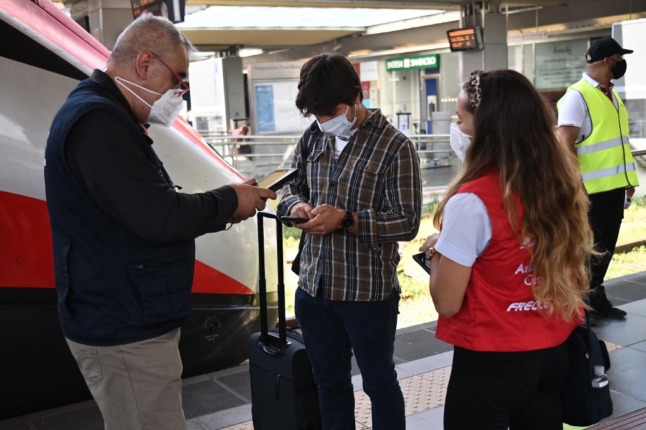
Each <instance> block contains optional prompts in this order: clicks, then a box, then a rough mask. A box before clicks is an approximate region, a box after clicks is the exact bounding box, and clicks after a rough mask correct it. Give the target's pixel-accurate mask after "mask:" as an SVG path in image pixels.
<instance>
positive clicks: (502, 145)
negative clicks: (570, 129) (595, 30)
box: [434, 70, 593, 320]
mask: <svg viewBox="0 0 646 430" xmlns="http://www.w3.org/2000/svg"><path fill="white" fill-rule="evenodd" d="M474 73H475V72H474ZM477 74H478V76H475V77H476V78H477V79H476V81H478V82H479V85H480V90H479V91H478V92H477V97H475V98H474V96H473V94H474V88H473V82H474V79H472V80H471V81H470V82H467V84H465V86H464V87H463V91H466V92H467V93H468V94H469V100H470V110H472V111H473V113H474V129H475V133H474V134H475V136H473V138H472V143H471V145H470V146H469V148H468V150H467V154H466V158H465V163H464V166H463V169H462V171H461V173H460V174H459V175H458V177H457V178H456V179H455V180H454V181H453V182H452V183H451V184H450V186H449V189H448V191H447V196H446V198H445V199H444V200H443V201H442V202H441V203H440V205H439V206H438V209H437V211H436V214H435V218H434V223H435V225H436V227H438V228H439V226H440V225H441V221H442V214H443V211H444V207H445V206H446V202H447V200H448V199H449V198H450V197H451V196H453V195H454V194H455V193H456V192H457V190H458V189H459V188H460V186H461V185H462V184H464V183H467V182H470V181H473V180H474V179H477V178H479V177H480V176H482V175H484V174H485V173H487V172H489V171H491V170H492V169H495V170H496V171H498V172H499V175H500V187H501V191H502V195H503V204H504V207H505V210H506V211H507V214H508V217H509V220H510V223H511V225H512V228H514V230H516V231H517V233H518V235H519V240H522V238H533V239H534V242H535V245H534V247H533V248H530V252H531V254H532V264H533V266H534V270H535V274H536V276H535V279H540V281H538V282H535V284H534V285H533V293H534V297H535V298H536V300H537V301H539V302H542V303H546V304H549V306H548V307H547V309H548V313H552V312H554V311H558V312H559V313H560V314H561V315H562V316H563V317H564V318H565V319H567V320H570V319H571V318H572V317H573V316H574V315H575V314H576V313H577V312H578V311H579V310H580V309H581V307H583V306H584V302H583V293H584V292H585V291H586V290H587V288H588V277H589V274H588V271H587V269H586V260H587V259H588V257H589V256H590V255H591V254H592V253H593V239H592V232H591V230H590V227H589V224H588V218H587V211H588V205H589V203H588V197H587V195H586V193H585V190H584V188H583V184H582V181H581V176H580V171H579V164H578V161H577V159H576V156H575V155H574V154H572V152H571V151H570V150H569V149H568V148H566V147H565V145H564V144H562V143H561V142H560V141H559V139H558V138H557V135H556V132H555V120H554V114H553V112H552V111H551V109H550V108H549V107H548V105H547V104H546V102H545V100H544V99H543V98H542V97H541V95H540V94H539V93H538V92H537V91H536V89H535V88H534V86H533V85H532V84H531V83H530V82H529V81H528V80H527V78H525V77H524V76H523V75H521V74H520V73H518V72H515V71H513V70H496V71H491V72H486V73H483V72H477ZM473 77H474V76H473V75H472V78H473ZM474 100H475V101H476V102H475V103H474ZM514 196H517V197H518V198H519V199H520V201H521V202H522V205H523V217H522V222H521V225H520V231H518V228H517V226H518V223H517V221H516V220H517V208H516V205H515V203H514Z"/></svg>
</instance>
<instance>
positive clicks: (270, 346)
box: [258, 212, 289, 355]
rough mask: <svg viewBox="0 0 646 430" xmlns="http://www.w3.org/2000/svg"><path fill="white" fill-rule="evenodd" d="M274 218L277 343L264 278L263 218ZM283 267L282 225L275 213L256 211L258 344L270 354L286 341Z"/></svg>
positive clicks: (283, 347)
mask: <svg viewBox="0 0 646 430" xmlns="http://www.w3.org/2000/svg"><path fill="white" fill-rule="evenodd" d="M265 218H273V219H275V220H276V253H277V260H278V261H277V263H278V268H277V269H278V344H276V337H274V336H271V335H270V334H269V327H268V325H269V323H268V319H269V318H268V311H267V280H266V279H265V237H264V236H265V230H264V223H263V221H264V219H265ZM284 277H285V274H284V267H283V226H282V223H281V222H280V221H279V220H278V216H277V215H276V214H272V213H268V212H258V293H259V294H260V339H259V341H258V344H259V346H260V347H261V348H262V349H263V350H264V351H265V352H266V353H267V354H271V355H276V354H281V353H282V352H283V351H284V349H285V347H287V345H288V344H289V343H288V342H287V323H286V321H285V281H284Z"/></svg>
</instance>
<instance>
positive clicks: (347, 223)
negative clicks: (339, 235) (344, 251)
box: [341, 211, 354, 231]
mask: <svg viewBox="0 0 646 430" xmlns="http://www.w3.org/2000/svg"><path fill="white" fill-rule="evenodd" d="M352 227H354V217H353V216H352V212H350V211H345V216H344V217H343V219H342V220H341V228H342V229H343V230H345V231H350V230H352Z"/></svg>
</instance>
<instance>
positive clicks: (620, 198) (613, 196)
mask: <svg viewBox="0 0 646 430" xmlns="http://www.w3.org/2000/svg"><path fill="white" fill-rule="evenodd" d="M589 197H590V212H588V219H589V221H590V227H591V228H592V231H593V233H594V243H595V247H596V249H597V251H599V252H602V253H603V254H602V255H600V256H598V257H593V258H592V259H591V261H590V271H591V275H592V276H591V279H590V289H592V290H594V289H595V288H599V287H600V286H601V285H603V280H604V278H605V277H606V272H607V271H608V266H610V261H611V260H612V255H613V254H614V252H615V246H616V245H617V238H618V237H619V228H620V227H621V221H622V220H623V219H624V200H625V198H626V190H624V189H623V188H619V189H616V190H612V191H604V192H602V193H597V194H590V196H589Z"/></svg>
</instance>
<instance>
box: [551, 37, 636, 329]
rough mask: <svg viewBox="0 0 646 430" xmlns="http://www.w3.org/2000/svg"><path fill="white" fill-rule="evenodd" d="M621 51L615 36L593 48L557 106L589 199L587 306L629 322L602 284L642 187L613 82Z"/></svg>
mask: <svg viewBox="0 0 646 430" xmlns="http://www.w3.org/2000/svg"><path fill="white" fill-rule="evenodd" d="M632 52H633V51H632V50H630V49H624V48H622V47H621V46H620V45H619V43H617V41H616V40H614V39H613V38H611V37H606V38H603V39H599V40H597V41H595V42H594V43H592V44H591V45H590V48H589V49H588V52H587V55H586V61H587V63H588V64H587V68H586V72H585V73H584V74H583V77H582V79H581V80H580V81H578V82H577V83H575V84H573V85H571V86H570V87H569V88H568V89H567V92H566V93H565V95H564V96H563V97H562V98H561V100H559V102H558V125H559V127H558V134H559V137H560V138H561V140H562V141H563V142H564V143H565V144H567V145H568V146H569V147H570V148H572V151H574V152H575V153H576V155H577V157H578V158H579V163H580V167H581V176H582V179H583V184H584V186H585V188H586V191H587V192H588V195H589V197H590V212H589V220H590V225H591V227H592V230H593V232H594V240H595V243H596V247H597V250H598V251H600V252H602V255H601V256H599V257H594V258H593V259H592V261H591V263H590V266H591V272H592V274H591V275H592V276H591V280H590V289H591V292H590V294H589V296H588V304H589V305H590V307H591V311H592V313H593V315H596V316H598V317H602V318H614V319H622V318H625V316H626V312H624V311H623V310H621V309H618V308H616V307H614V306H613V305H612V303H610V301H609V300H608V298H607V296H606V291H605V289H604V286H603V280H604V277H605V275H606V271H607V270H608V266H609V265H610V260H611V259H612V254H613V253H614V250H615V245H616V243H617V237H618V235H619V227H620V226H621V221H622V219H623V217H624V209H625V208H627V207H628V205H629V204H630V199H631V198H632V196H633V193H634V192H635V186H637V185H639V182H638V180H637V173H636V171H635V163H634V161H633V157H632V153H631V152H630V144H629V142H628V134H629V128H628V112H627V110H626V107H625V106H624V103H623V101H622V100H621V98H620V97H619V95H618V94H617V92H616V91H614V90H613V89H612V87H613V83H612V82H611V80H613V79H619V78H621V77H622V76H623V75H624V73H626V60H624V59H623V56H624V54H630V53H632Z"/></svg>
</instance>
